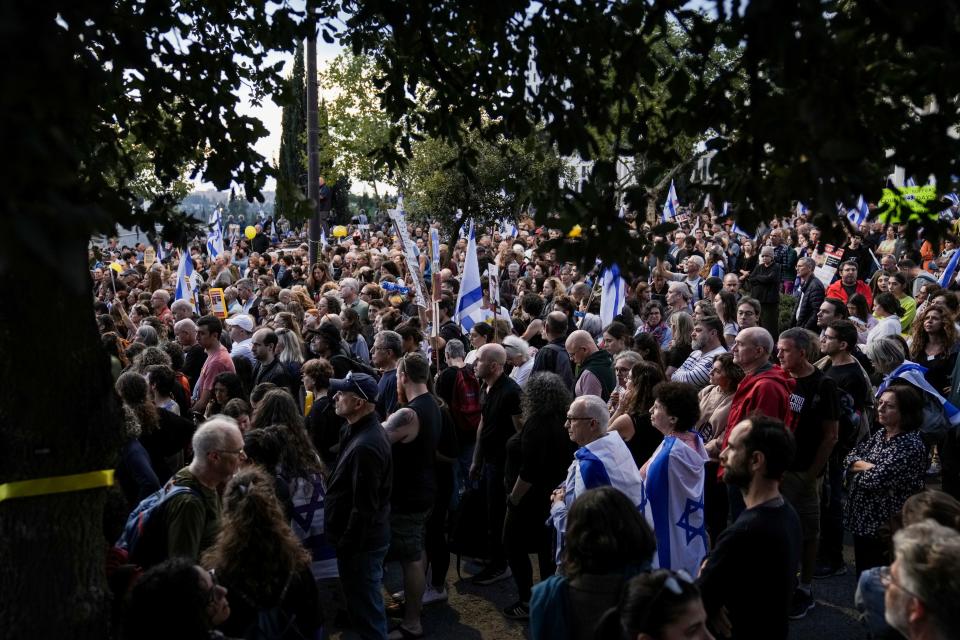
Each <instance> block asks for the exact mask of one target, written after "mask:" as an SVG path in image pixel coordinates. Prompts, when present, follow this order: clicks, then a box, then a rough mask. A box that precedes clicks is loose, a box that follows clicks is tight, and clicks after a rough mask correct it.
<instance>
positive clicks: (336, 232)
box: [333, 224, 347, 238]
mask: <svg viewBox="0 0 960 640" xmlns="http://www.w3.org/2000/svg"><path fill="white" fill-rule="evenodd" d="M333 237H334V238H346V237H347V228H346V227H345V226H343V225H342V224H338V225H337V226H335V227H334V228H333Z"/></svg>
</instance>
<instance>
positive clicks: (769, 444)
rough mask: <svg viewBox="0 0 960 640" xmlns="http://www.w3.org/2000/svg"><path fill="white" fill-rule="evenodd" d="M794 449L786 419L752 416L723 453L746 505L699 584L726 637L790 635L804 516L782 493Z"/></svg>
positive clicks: (742, 639)
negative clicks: (788, 614) (791, 605)
mask: <svg viewBox="0 0 960 640" xmlns="http://www.w3.org/2000/svg"><path fill="white" fill-rule="evenodd" d="M794 450H795V445H794V441H793V436H792V435H791V434H790V432H789V431H787V429H786V427H785V426H784V424H783V422H781V421H780V420H776V419H774V418H768V417H767V416H764V415H760V414H754V415H753V416H751V417H750V418H747V419H746V420H743V421H742V422H740V423H739V424H737V425H736V426H735V427H734V428H733V431H732V432H731V434H730V439H729V441H728V442H727V447H726V448H725V449H724V450H723V452H722V453H721V454H720V464H721V465H722V466H723V468H724V475H723V480H724V482H726V483H727V484H728V485H730V486H731V487H736V488H738V489H739V490H740V492H741V493H742V494H743V500H744V503H745V504H746V509H745V510H744V511H743V512H742V513H741V514H740V516H739V517H738V518H737V519H736V521H735V522H734V523H733V524H732V525H730V527H728V528H727V529H726V531H724V532H723V533H722V534H721V535H720V537H719V538H718V539H717V543H716V545H715V547H714V549H713V552H712V553H711V554H710V555H709V556H708V557H707V560H706V562H705V563H704V565H703V569H702V570H701V571H700V577H699V579H698V580H697V583H698V584H699V586H700V592H701V594H702V596H703V604H704V607H705V608H706V610H707V614H708V615H709V616H710V622H711V626H712V627H713V629H714V631H716V632H717V633H719V634H720V635H721V636H722V637H730V638H736V640H745V639H753V638H757V639H760V638H763V639H764V640H771V639H783V638H786V637H787V632H788V629H787V613H788V611H789V607H790V601H791V597H792V596H793V589H794V580H795V573H796V570H797V564H798V562H799V561H800V553H799V551H800V519H799V518H798V517H797V513H796V511H794V510H793V507H791V506H790V504H789V503H787V502H786V501H785V500H784V498H783V496H782V495H780V480H781V478H782V477H783V474H784V472H785V471H786V470H787V469H788V468H789V466H790V462H791V460H792V459H793V455H794Z"/></svg>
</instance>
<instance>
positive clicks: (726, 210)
mask: <svg viewBox="0 0 960 640" xmlns="http://www.w3.org/2000/svg"><path fill="white" fill-rule="evenodd" d="M729 213H730V203H729V202H724V203H723V210H722V211H721V212H720V215H719V216H717V217H718V218H726V217H727V215H728V214H729Z"/></svg>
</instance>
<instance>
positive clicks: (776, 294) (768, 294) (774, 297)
mask: <svg viewBox="0 0 960 640" xmlns="http://www.w3.org/2000/svg"><path fill="white" fill-rule="evenodd" d="M749 283H750V296H751V297H753V298H756V300H757V302H759V303H760V304H776V303H777V302H780V266H779V265H777V264H776V263H773V264H771V265H770V266H769V267H765V266H763V264H762V263H760V262H758V263H757V266H756V267H754V269H753V271H752V272H751V273H750V276H749Z"/></svg>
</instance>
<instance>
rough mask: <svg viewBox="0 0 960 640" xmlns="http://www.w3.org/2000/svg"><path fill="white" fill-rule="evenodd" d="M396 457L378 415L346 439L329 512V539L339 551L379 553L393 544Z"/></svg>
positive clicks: (349, 430)
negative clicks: (393, 494)
mask: <svg viewBox="0 0 960 640" xmlns="http://www.w3.org/2000/svg"><path fill="white" fill-rule="evenodd" d="M392 488H393V456H392V454H391V451H390V442H389V440H387V434H386V432H385V431H384V430H383V427H381V426H380V420H378V419H377V414H376V412H371V413H370V414H368V415H366V416H364V417H363V418H361V419H360V420H358V421H357V422H355V423H354V424H352V425H349V427H348V428H347V429H344V431H343V436H342V437H341V439H340V459H339V460H338V461H337V467H336V469H334V470H333V474H332V475H331V476H330V481H329V484H328V487H327V497H326V503H325V510H324V526H325V528H326V535H327V539H328V540H330V543H331V544H333V545H334V546H335V547H336V548H337V550H338V551H341V552H346V553H357V552H363V551H374V550H376V549H379V548H381V547H384V546H386V545H387V543H388V542H389V541H390V494H391V491H392Z"/></svg>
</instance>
